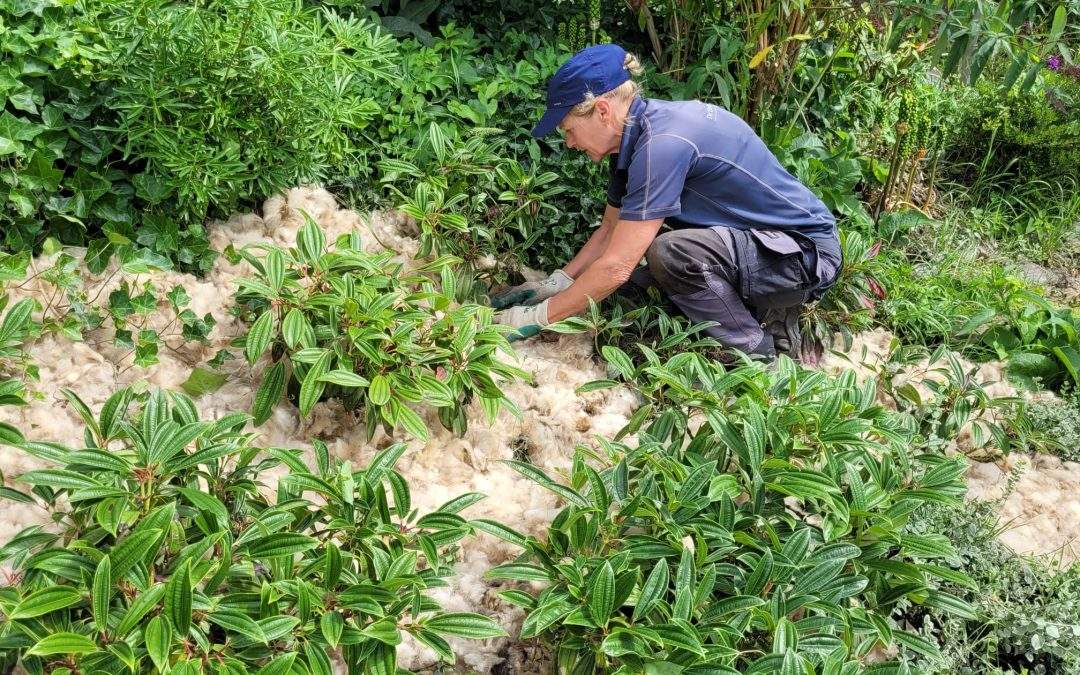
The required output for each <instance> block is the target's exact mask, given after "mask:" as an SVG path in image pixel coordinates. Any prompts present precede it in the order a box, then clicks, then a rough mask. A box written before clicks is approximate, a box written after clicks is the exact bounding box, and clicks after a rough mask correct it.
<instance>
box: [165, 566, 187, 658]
mask: <svg viewBox="0 0 1080 675" xmlns="http://www.w3.org/2000/svg"><path fill="white" fill-rule="evenodd" d="M191 600H192V591H191V564H190V561H187V560H185V561H184V563H183V564H182V565H180V567H179V569H177V570H175V571H174V572H173V573H172V576H171V577H170V578H169V580H168V581H167V582H166V583H165V614H166V615H167V616H168V617H169V620H170V621H171V622H172V625H173V627H174V628H175V629H176V632H177V633H178V634H179V635H180V637H181V638H182V639H186V637H185V636H186V635H187V634H188V630H190V629H191Z"/></svg>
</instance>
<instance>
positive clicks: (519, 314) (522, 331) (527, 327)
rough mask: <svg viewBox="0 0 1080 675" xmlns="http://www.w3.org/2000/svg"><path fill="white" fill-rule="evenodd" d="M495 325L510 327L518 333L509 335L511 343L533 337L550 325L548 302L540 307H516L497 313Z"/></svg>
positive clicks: (507, 337)
mask: <svg viewBox="0 0 1080 675" xmlns="http://www.w3.org/2000/svg"><path fill="white" fill-rule="evenodd" d="M495 323H501V324H502V325H504V326H510V327H512V328H514V329H515V331H516V332H513V333H507V334H506V339H507V340H509V341H510V342H515V341H517V340H523V339H525V338H529V337H532V336H534V335H536V334H537V333H539V332H540V329H541V328H543V327H544V326H546V325H547V324H548V301H547V300H544V301H543V302H541V303H540V304H538V305H514V306H513V307H511V308H510V309H504V310H503V311H501V312H496V313H495Z"/></svg>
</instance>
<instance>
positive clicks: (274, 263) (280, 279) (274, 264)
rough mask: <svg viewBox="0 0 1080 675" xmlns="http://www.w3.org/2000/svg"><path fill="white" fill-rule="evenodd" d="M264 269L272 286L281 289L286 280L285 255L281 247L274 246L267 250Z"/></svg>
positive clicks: (276, 289)
mask: <svg viewBox="0 0 1080 675" xmlns="http://www.w3.org/2000/svg"><path fill="white" fill-rule="evenodd" d="M263 269H264V270H265V271H266V281H267V282H268V283H269V284H270V288H272V289H274V290H275V291H279V290H281V284H282V283H284V281H285V256H284V255H282V253H281V249H277V248H272V249H270V250H269V251H267V252H266V258H264V259H263Z"/></svg>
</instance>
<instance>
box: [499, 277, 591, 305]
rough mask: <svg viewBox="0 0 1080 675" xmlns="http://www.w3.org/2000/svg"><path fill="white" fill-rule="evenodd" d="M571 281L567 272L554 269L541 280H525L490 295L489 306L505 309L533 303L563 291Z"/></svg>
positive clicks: (572, 281)
mask: <svg viewBox="0 0 1080 675" xmlns="http://www.w3.org/2000/svg"><path fill="white" fill-rule="evenodd" d="M573 283H574V280H573V279H572V278H571V277H570V275H569V274H567V273H566V272H563V271H562V270H555V271H554V272H552V273H551V274H550V275H549V276H548V278H547V279H544V280H543V281H526V282H525V283H523V284H518V285H517V286H514V287H513V288H509V289H507V290H505V291H503V292H502V293H497V294H495V295H493V296H491V306H492V307H493V308H495V309H506V308H507V307H511V306H513V305H535V304H537V303H539V302H543V301H544V300H547V299H548V298H550V297H551V296H553V295H555V294H556V293H561V292H562V291H565V290H566V289H568V288H570V285H571V284H573Z"/></svg>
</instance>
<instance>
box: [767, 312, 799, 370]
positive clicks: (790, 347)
mask: <svg viewBox="0 0 1080 675" xmlns="http://www.w3.org/2000/svg"><path fill="white" fill-rule="evenodd" d="M802 308H803V306H802V305H795V306H794V307H782V308H776V309H767V310H765V314H764V316H763V317H762V319H761V327H762V328H764V329H765V333H766V334H767V335H771V336H772V339H773V345H774V346H775V347H776V351H777V352H780V353H783V354H787V355H788V356H790V357H791V358H793V359H795V360H796V361H797V360H799V355H800V354H801V353H802V331H801V330H800V329H799V317H801V316H802Z"/></svg>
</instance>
